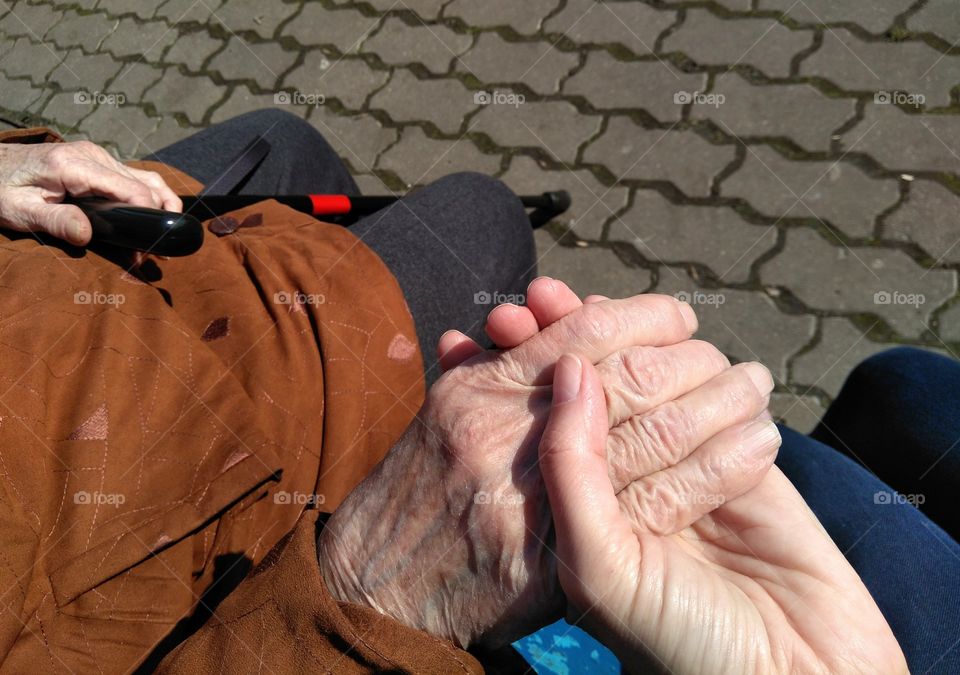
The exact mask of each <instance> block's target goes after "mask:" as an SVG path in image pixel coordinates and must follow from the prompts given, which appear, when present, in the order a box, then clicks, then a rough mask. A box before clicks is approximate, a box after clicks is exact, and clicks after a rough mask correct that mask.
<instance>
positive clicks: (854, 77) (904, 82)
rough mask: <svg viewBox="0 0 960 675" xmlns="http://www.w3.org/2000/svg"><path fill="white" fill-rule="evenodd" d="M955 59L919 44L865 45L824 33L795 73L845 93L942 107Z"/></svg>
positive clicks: (843, 34)
mask: <svg viewBox="0 0 960 675" xmlns="http://www.w3.org/2000/svg"><path fill="white" fill-rule="evenodd" d="M958 69H960V56H947V55H944V54H942V53H941V52H938V51H937V50H936V49H934V48H933V47H930V46H928V45H927V44H925V43H923V42H898V43H892V44H891V43H888V42H865V41H863V40H861V39H859V38H858V37H856V36H855V35H853V34H852V33H850V32H849V31H846V30H844V29H842V28H837V29H834V30H831V31H827V32H826V33H824V36H823V45H822V46H821V47H820V49H818V50H817V51H816V52H814V53H813V54H812V55H810V56H809V57H807V58H806V59H805V60H804V61H803V63H801V64H800V74H801V75H810V76H817V77H822V78H824V79H826V80H830V81H831V82H833V83H834V84H836V85H837V86H838V87H840V88H842V89H845V90H847V91H866V92H903V93H909V94H921V95H923V96H924V97H926V104H927V106H928V107H929V106H939V105H948V104H949V103H950V88H951V87H952V86H954V85H955V84H957V80H958V78H957V72H958Z"/></svg>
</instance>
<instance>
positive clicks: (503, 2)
mask: <svg viewBox="0 0 960 675" xmlns="http://www.w3.org/2000/svg"><path fill="white" fill-rule="evenodd" d="M559 4H560V1H559V0H524V1H523V2H517V1H516V0H482V1H478V0H453V2H451V3H450V4H449V5H447V6H446V8H445V9H444V10H443V15H444V16H445V17H446V16H455V17H458V18H460V19H463V20H464V21H465V22H466V23H467V24H468V25H470V26H510V27H511V28H513V29H514V30H515V31H517V32H518V33H521V34H526V35H531V34H533V33H536V32H537V31H538V30H540V25H541V23H542V22H543V19H544V17H545V16H547V15H548V14H550V12H552V11H553V10H554V9H556V8H557V6H558V5H559Z"/></svg>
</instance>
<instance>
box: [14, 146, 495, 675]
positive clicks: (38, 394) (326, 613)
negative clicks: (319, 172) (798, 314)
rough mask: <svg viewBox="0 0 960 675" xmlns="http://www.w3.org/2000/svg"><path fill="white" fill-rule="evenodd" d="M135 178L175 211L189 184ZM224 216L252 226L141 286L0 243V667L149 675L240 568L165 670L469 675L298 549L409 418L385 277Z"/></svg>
mask: <svg viewBox="0 0 960 675" xmlns="http://www.w3.org/2000/svg"><path fill="white" fill-rule="evenodd" d="M58 140H59V137H58V136H57V135H56V134H54V133H52V132H50V131H49V130H46V129H31V130H17V131H13V132H5V133H3V134H0V142H56V141H58ZM138 166H143V167H145V168H150V169H152V170H157V171H159V172H160V173H161V174H162V175H163V176H164V177H165V178H166V179H167V181H168V183H169V184H170V185H171V186H172V187H173V188H174V189H175V190H176V191H178V192H180V193H181V194H188V193H196V192H197V191H198V190H199V188H200V185H199V183H197V182H196V181H194V180H193V179H192V178H190V177H189V176H186V175H184V174H182V173H180V172H177V171H175V170H174V169H172V168H170V167H166V166H164V165H159V164H152V163H140V164H138ZM230 215H231V216H232V217H234V218H236V219H237V220H238V221H241V222H243V221H244V220H245V219H246V218H248V217H252V220H251V221H248V222H255V221H256V220H260V221H261V224H260V225H259V226H257V227H250V228H243V229H241V230H238V231H237V232H236V233H234V234H231V235H228V236H224V237H217V236H214V235H212V234H207V236H206V239H205V242H204V245H203V247H202V248H201V250H200V251H199V252H198V253H196V254H195V255H193V256H189V257H186V258H177V259H171V260H160V259H157V260H152V261H151V262H150V263H148V265H146V266H145V268H144V270H143V272H142V273H134V272H131V271H129V270H127V269H125V268H124V267H123V265H122V262H123V261H121V260H119V259H117V260H113V259H110V257H109V256H111V255H112V254H111V253H110V252H108V251H100V252H97V251H95V250H92V249H91V250H80V249H76V248H73V247H70V246H69V245H66V244H64V243H61V242H56V241H53V240H50V239H44V240H43V241H40V240H38V238H37V237H35V236H33V235H29V234H18V233H13V232H0V481H2V483H0V592H2V593H3V603H4V605H5V607H6V610H7V611H6V612H4V613H3V617H2V618H0V658H2V665H3V669H4V670H6V671H13V672H33V671H36V670H43V671H45V672H91V671H96V672H106V673H112V672H123V671H129V670H130V669H132V668H135V667H136V666H137V665H138V664H142V663H144V662H151V661H150V660H151V659H152V660H153V661H155V660H157V659H158V658H159V657H160V656H162V655H163V654H165V653H166V651H169V650H170V649H171V648H174V647H176V643H175V642H171V640H173V639H174V636H176V635H178V633H177V632H174V628H175V627H177V626H179V629H183V628H184V627H185V626H189V625H190V621H191V620H197V617H199V616H202V614H203V610H204V609H205V608H204V607H199V606H198V605H199V600H200V598H201V597H203V596H204V594H205V593H207V594H209V592H210V591H211V589H212V588H213V586H214V582H215V581H217V580H222V579H224V578H229V577H230V576H231V575H233V576H239V577H242V574H240V575H237V572H238V571H241V572H242V571H245V570H247V569H249V568H251V567H256V566H258V565H260V567H259V568H257V569H258V573H257V574H256V575H255V576H252V577H251V578H249V579H247V580H245V581H243V582H242V583H239V585H238V586H236V588H234V589H233V590H232V592H231V593H230V594H229V595H228V596H227V598H226V600H224V601H223V602H222V603H221V605H220V606H219V607H217V608H216V609H215V611H214V614H213V616H212V617H211V618H210V619H209V621H208V622H207V624H206V625H205V626H204V627H203V628H202V629H201V630H200V632H199V633H196V634H195V635H193V636H192V637H188V638H187V639H186V642H184V643H183V644H182V645H180V646H179V648H178V649H177V651H176V652H175V653H174V654H173V655H172V656H171V657H170V661H169V664H165V667H167V668H168V669H169V670H178V669H179V670H181V671H192V672H196V671H197V670H198V669H200V668H203V669H206V666H207V665H210V666H211V667H212V664H215V663H229V664H230V667H229V668H227V669H228V670H231V671H241V672H244V671H252V670H255V669H258V668H259V664H261V663H264V661H263V658H264V654H268V655H269V658H270V659H273V660H274V661H273V662H274V663H275V664H282V667H280V666H276V665H274V666H270V667H269V668H268V670H269V671H272V672H290V671H297V672H299V671H307V670H310V671H315V670H318V669H319V670H327V671H335V672H339V670H340V666H341V665H342V664H346V665H344V667H345V668H347V667H348V668H351V669H353V670H355V671H362V670H372V669H378V668H381V667H390V668H397V669H400V670H405V669H406V670H409V671H410V672H414V671H416V672H441V671H444V672H451V671H452V672H457V670H456V669H461V670H470V669H475V667H476V666H475V663H474V662H473V661H472V660H471V658H470V657H469V656H467V655H466V654H465V653H463V652H460V651H458V650H454V649H453V647H452V646H450V645H446V644H443V643H440V642H438V641H436V640H434V639H432V638H430V637H429V636H427V635H425V634H423V633H417V632H415V631H411V630H408V629H406V628H404V627H403V626H400V625H399V624H397V623H396V622H393V621H392V620H390V619H387V618H386V617H382V616H379V615H377V614H375V613H373V612H370V611H369V610H364V609H362V608H359V607H350V606H347V605H338V604H337V603H335V602H333V601H332V600H331V599H330V597H329V596H328V595H327V594H326V590H325V589H324V586H323V583H322V580H321V578H320V574H319V567H318V565H317V561H316V553H315V549H312V532H313V529H314V524H315V515H316V512H315V511H312V510H307V509H308V507H310V506H318V507H319V508H320V509H322V510H327V511H330V510H333V509H334V508H336V506H337V505H338V504H339V503H340V501H341V500H342V499H343V498H344V497H345V496H346V495H347V494H348V493H349V492H350V491H351V490H352V488H353V487H354V486H355V485H356V484H357V483H358V482H359V481H360V480H361V479H362V478H363V477H364V476H365V475H366V473H367V472H368V471H369V470H370V469H371V468H372V467H373V466H374V465H375V464H376V463H377V462H378V461H379V460H380V459H381V458H382V457H383V455H384V454H385V453H386V452H387V451H388V449H389V448H390V447H391V445H392V444H393V443H394V442H395V440H396V439H397V438H398V437H399V435H400V434H401V433H402V431H403V430H404V429H405V428H406V426H407V424H409V422H410V420H411V419H412V417H413V415H414V414H415V413H416V411H417V410H418V409H419V406H420V404H421V403H422V400H423V393H424V388H423V373H422V361H421V358H420V353H419V349H418V347H417V340H416V334H415V332H414V327H413V321H412V318H411V317H410V314H409V312H408V310H407V308H406V304H405V302H404V300H403V296H402V294H401V291H400V288H399V286H398V285H397V282H396V280H395V279H394V278H393V276H392V275H391V274H390V272H389V270H387V268H386V267H385V265H384V264H383V263H382V261H380V259H379V258H377V256H376V255H375V254H374V253H373V252H372V251H370V250H369V249H368V248H367V247H366V246H365V245H364V244H363V243H362V242H360V241H359V240H357V239H356V237H354V236H353V235H352V234H350V233H349V231H347V230H346V229H344V228H342V227H339V226H336V225H331V224H327V223H322V222H319V221H316V220H314V219H313V218H311V217H309V216H306V215H304V214H301V213H298V212H296V211H292V210H290V209H288V208H286V207H283V206H281V205H280V204H277V203H276V202H272V201H267V202H263V203H261V204H257V205H254V206H252V207H249V208H246V209H242V210H239V211H236V212H234V213H232V214H230ZM291 533H292V534H291ZM278 542H282V543H279V544H278ZM308 549H310V550H313V554H312V556H311V554H310V553H309V551H308ZM270 551H273V552H274V553H273V554H272V555H271V556H270V558H269V560H268V561H267V562H266V563H264V564H262V565H261V563H263V561H264V559H265V557H266V556H267V554H268V553H269V552H270ZM219 587H220V585H218V586H217V588H219ZM281 596H282V597H281ZM208 597H209V595H208ZM248 610H249V611H248ZM225 617H229V618H225ZM224 634H226V635H228V636H230V639H229V641H228V643H229V644H231V645H234V646H235V648H234V647H231V648H230V649H227V647H226V646H225V644H222V642H223V640H221V639H220V638H217V637H215V636H218V635H224ZM177 639H179V638H177ZM164 640H166V641H165V642H164ZM242 644H246V645H248V646H250V645H254V646H256V647H255V648H253V649H244V648H243V646H242ZM270 644H285V645H287V646H288V647H289V653H287V652H286V651H284V652H283V653H280V652H279V651H277V650H274V649H273V648H272V647H269V645H270ZM261 650H266V652H263V651H261ZM222 659H225V661H223V660H222ZM384 664H387V665H384ZM390 664H392V665H390ZM459 664H462V668H461V665H459ZM454 666H455V668H454ZM278 667H279V670H278Z"/></svg>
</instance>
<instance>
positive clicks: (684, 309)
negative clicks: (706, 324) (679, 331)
mask: <svg viewBox="0 0 960 675" xmlns="http://www.w3.org/2000/svg"><path fill="white" fill-rule="evenodd" d="M680 313H681V314H682V315H683V321H684V323H686V324H687V330H688V331H690V332H691V333H695V332H697V328H698V327H699V325H700V324H699V323H698V322H697V313H696V312H694V311H693V307H691V306H690V304H689V303H686V302H681V303H680Z"/></svg>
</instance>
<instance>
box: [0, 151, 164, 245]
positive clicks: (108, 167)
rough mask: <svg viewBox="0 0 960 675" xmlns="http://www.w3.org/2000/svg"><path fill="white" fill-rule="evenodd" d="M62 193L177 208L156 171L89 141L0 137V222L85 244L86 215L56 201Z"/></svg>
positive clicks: (86, 234)
mask: <svg viewBox="0 0 960 675" xmlns="http://www.w3.org/2000/svg"><path fill="white" fill-rule="evenodd" d="M68 196H70V197H104V198H106V199H109V200H112V201H117V202H122V203H125V204H129V205H131V206H144V207H148V208H155V209H163V210H166V211H177V212H179V211H181V210H182V208H183V207H182V204H181V202H180V199H179V197H177V195H176V194H174V192H173V190H171V189H170V188H169V187H168V186H167V184H166V183H165V182H164V181H163V179H162V178H161V177H160V175H159V174H157V173H154V172H152V171H141V170H139V169H134V168H130V167H127V166H124V165H123V164H121V163H120V162H118V161H117V160H116V159H114V158H113V156H112V155H111V154H110V153H109V152H107V151H106V150H104V149H103V148H101V147H100V146H98V145H95V144H93V143H90V142H87V141H77V142H74V143H41V144H29V145H28V144H15V143H10V144H5V143H0V227H5V228H9V229H12V230H16V231H19V232H46V233H47V234H50V235H53V236H54V237H57V238H59V239H64V240H66V241H68V242H69V243H71V244H75V245H78V246H83V245H86V244H87V243H89V241H90V236H91V227H90V221H89V220H88V219H87V217H86V216H85V215H84V213H83V211H81V210H80V208H78V207H77V206H72V205H70V204H63V203H62V202H63V200H64V199H65V198H66V197H68Z"/></svg>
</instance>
